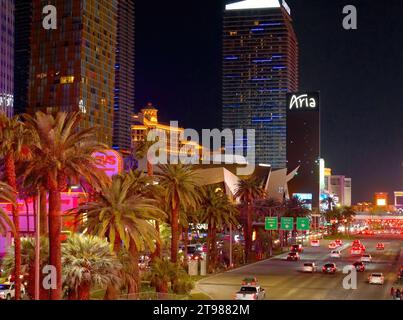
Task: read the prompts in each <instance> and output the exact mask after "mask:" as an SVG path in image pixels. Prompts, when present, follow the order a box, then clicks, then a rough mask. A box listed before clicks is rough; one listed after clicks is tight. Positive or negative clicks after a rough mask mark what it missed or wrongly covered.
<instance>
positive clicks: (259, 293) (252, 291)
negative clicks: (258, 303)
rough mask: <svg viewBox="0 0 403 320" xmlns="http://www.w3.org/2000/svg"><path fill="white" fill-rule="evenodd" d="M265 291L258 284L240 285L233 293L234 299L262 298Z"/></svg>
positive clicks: (264, 295)
mask: <svg viewBox="0 0 403 320" xmlns="http://www.w3.org/2000/svg"><path fill="white" fill-rule="evenodd" d="M265 297H266V291H265V290H264V289H263V288H261V287H260V286H258V285H254V286H242V287H241V289H240V290H239V291H238V292H237V293H236V294H235V297H234V298H235V300H264V298H265Z"/></svg>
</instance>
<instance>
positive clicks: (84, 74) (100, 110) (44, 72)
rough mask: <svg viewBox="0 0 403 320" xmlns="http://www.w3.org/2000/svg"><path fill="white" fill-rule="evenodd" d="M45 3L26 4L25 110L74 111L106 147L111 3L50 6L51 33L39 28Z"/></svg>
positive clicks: (63, 0) (86, 0)
mask: <svg viewBox="0 0 403 320" xmlns="http://www.w3.org/2000/svg"><path fill="white" fill-rule="evenodd" d="M45 2H46V3H45ZM46 4H48V3H47V1H42V0H33V1H32V24H31V65H30V84H29V109H30V110H29V111H30V112H34V111H36V110H42V111H47V112H52V111H57V110H61V111H78V110H80V111H81V112H82V113H83V117H84V118H83V119H84V120H83V122H82V127H84V128H88V127H94V126H97V127H98V128H99V130H98V139H99V140H100V141H102V142H104V143H106V144H108V145H109V146H112V136H113V115H114V112H113V111H114V92H115V91H114V90H115V62H116V59H115V55H116V52H115V51H116V37H117V0H108V1H106V0H54V1H51V4H52V5H54V6H55V8H56V9H57V29H55V30H53V29H50V30H47V29H45V28H44V27H43V24H42V21H43V18H44V17H45V15H44V14H43V12H42V11H43V8H44V5H46ZM27 45H28V44H27ZM128 135H129V132H128Z"/></svg>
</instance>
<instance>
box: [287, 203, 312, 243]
mask: <svg viewBox="0 0 403 320" xmlns="http://www.w3.org/2000/svg"><path fill="white" fill-rule="evenodd" d="M310 213H311V211H310V210H309V209H308V208H307V207H306V204H305V203H304V202H303V201H301V200H300V198H298V197H292V198H290V199H288V200H286V202H285V211H284V216H285V217H293V218H294V220H295V219H296V218H298V217H306V216H308V215H309V214H310ZM292 233H293V234H292V236H293V237H295V235H296V233H297V228H296V225H295V224H294V226H293V231H292ZM286 239H288V237H287V233H286Z"/></svg>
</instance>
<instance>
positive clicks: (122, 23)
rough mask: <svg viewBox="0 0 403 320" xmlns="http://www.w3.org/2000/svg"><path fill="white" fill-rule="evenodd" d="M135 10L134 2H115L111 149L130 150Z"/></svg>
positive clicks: (133, 87) (133, 81) (124, 0)
mask: <svg viewBox="0 0 403 320" xmlns="http://www.w3.org/2000/svg"><path fill="white" fill-rule="evenodd" d="M134 69H135V7H134V0H118V25H117V48H116V64H115V95H114V120H113V148H114V149H117V150H119V151H121V152H125V151H127V152H128V151H129V150H130V148H131V125H132V124H133V121H132V119H133V118H132V116H133V113H134V105H135V100H134V99H135V77H134V75H135V73H134Z"/></svg>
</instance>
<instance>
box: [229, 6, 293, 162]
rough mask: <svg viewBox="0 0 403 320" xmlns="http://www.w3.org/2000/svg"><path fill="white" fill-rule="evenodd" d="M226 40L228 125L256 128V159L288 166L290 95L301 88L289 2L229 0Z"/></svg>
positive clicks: (235, 127)
mask: <svg viewBox="0 0 403 320" xmlns="http://www.w3.org/2000/svg"><path fill="white" fill-rule="evenodd" d="M223 41H224V45H223V50H224V55H223V128H229V129H233V130H234V129H244V130H245V129H255V130H256V151H255V153H256V163H264V164H270V165H271V166H272V167H273V168H274V169H278V168H286V94H287V92H295V91H298V41H297V37H296V35H295V32H294V29H293V26H292V18H291V11H290V8H289V6H288V5H287V3H286V2H285V1H283V0H246V1H240V2H236V3H233V4H229V5H227V6H226V9H225V13H224V35H223ZM237 144H238V143H237Z"/></svg>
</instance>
